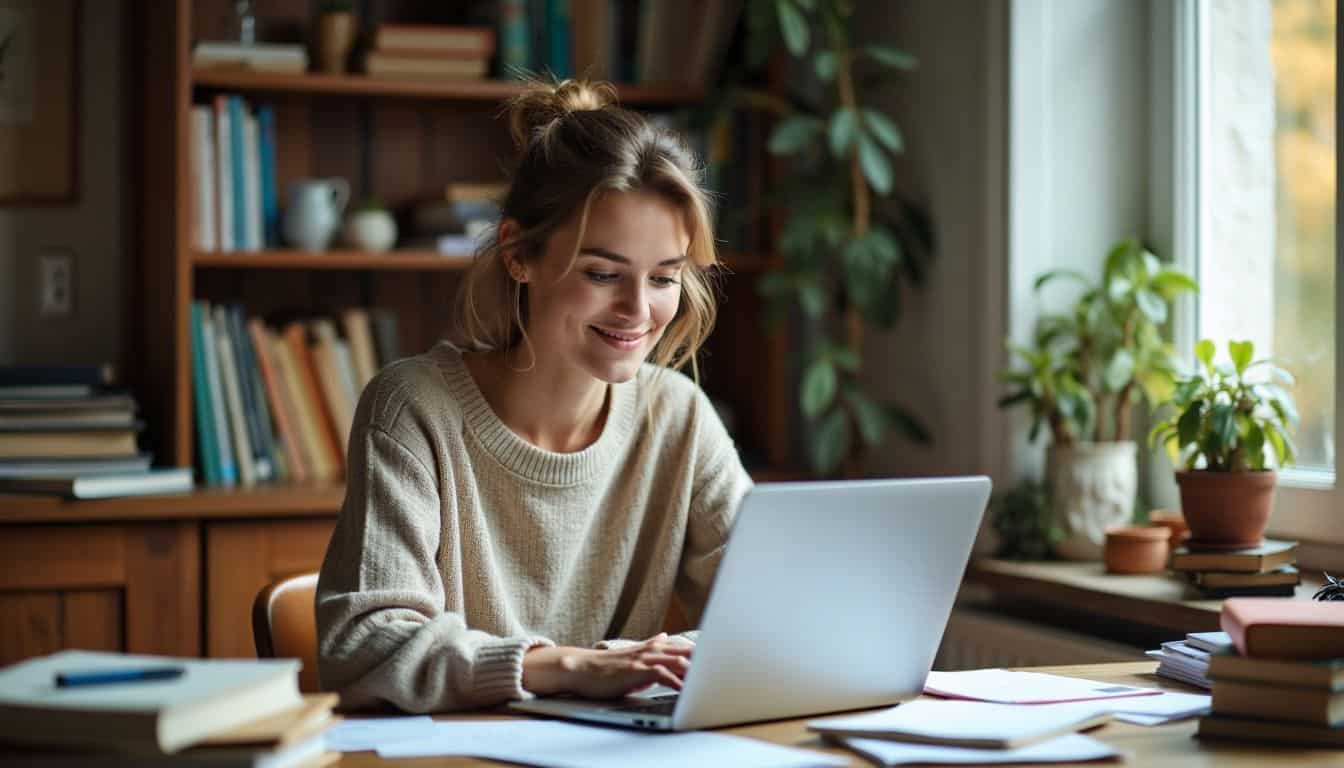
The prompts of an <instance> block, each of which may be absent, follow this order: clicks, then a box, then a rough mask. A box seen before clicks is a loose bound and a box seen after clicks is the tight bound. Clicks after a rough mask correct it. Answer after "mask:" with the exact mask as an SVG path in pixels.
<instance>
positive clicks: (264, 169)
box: [257, 106, 280, 248]
mask: <svg viewBox="0 0 1344 768" xmlns="http://www.w3.org/2000/svg"><path fill="white" fill-rule="evenodd" d="M257 124H258V129H259V131H260V134H261V137H260V138H261V219H262V229H263V230H264V238H263V245H264V246H265V247H268V248H274V247H277V246H279V245H280V202H279V196H278V194H277V192H276V175H275V174H276V171H275V169H276V164H275V149H276V141H275V109H273V108H272V107H270V106H264V107H260V108H258V109H257Z"/></svg>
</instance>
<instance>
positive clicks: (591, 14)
mask: <svg viewBox="0 0 1344 768" xmlns="http://www.w3.org/2000/svg"><path fill="white" fill-rule="evenodd" d="M616 5H617V4H616V3H612V2H609V1H608V0H570V7H569V10H570V33H571V40H570V43H571V48H570V53H571V57H572V58H573V62H574V73H575V74H576V75H578V76H579V77H583V78H587V79H594V80H609V79H611V78H612V77H613V76H614V71H613V69H612V66H611V59H612V53H613V50H612V48H613V46H612V38H613V37H614V36H615V34H616V28H615V13H616Z"/></svg>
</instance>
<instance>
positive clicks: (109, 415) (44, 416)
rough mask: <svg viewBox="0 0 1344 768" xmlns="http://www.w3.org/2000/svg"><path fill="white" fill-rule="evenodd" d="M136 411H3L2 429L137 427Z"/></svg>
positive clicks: (38, 430)
mask: <svg viewBox="0 0 1344 768" xmlns="http://www.w3.org/2000/svg"><path fill="white" fill-rule="evenodd" d="M135 421H136V419H135V411H133V410H130V409H126V408H113V409H107V410H93V409H75V410H60V411H54V410H53V411H27V412H22V411H13V412H8V413H7V412H4V411H0V432H23V431H27V430H32V431H34V432H51V431H60V430H71V429H99V428H105V427H133V426H135Z"/></svg>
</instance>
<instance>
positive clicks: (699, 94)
mask: <svg viewBox="0 0 1344 768" xmlns="http://www.w3.org/2000/svg"><path fill="white" fill-rule="evenodd" d="M192 84H193V85H196V86H199V87H202V88H217V89H223V90H234V91H249V92H250V91H257V92H269V93H297V94H332V95H338V96H380V97H392V98H406V99H446V100H457V101H484V102H499V101H503V100H505V99H508V98H511V97H513V96H517V95H518V94H520V93H522V91H523V83H522V82H521V81H518V80H483V79H434V80H431V79H423V78H421V79H413V78H395V77H375V76H370V75H362V74H349V75H326V74H320V73H309V72H304V73H297V74H291V73H283V72H281V73H275V72H257V71H253V70H247V69H235V68H218V69H208V68H207V69H199V68H198V69H196V70H194V71H193V72H192ZM704 95H705V94H704V89H703V88H700V87H696V86H693V85H689V84H679V83H669V84H666V85H634V84H631V85H619V86H617V97H618V98H619V99H620V101H621V103H623V104H628V105H631V106H643V107H657V106H669V107H670V106H686V105H690V104H696V103H698V102H699V101H700V100H701V99H703V98H704Z"/></svg>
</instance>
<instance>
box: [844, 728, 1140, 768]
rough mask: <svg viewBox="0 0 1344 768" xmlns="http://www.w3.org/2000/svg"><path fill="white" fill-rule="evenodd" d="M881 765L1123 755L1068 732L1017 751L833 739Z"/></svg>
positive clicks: (1051, 760) (1115, 757)
mask: <svg viewBox="0 0 1344 768" xmlns="http://www.w3.org/2000/svg"><path fill="white" fill-rule="evenodd" d="M835 741H836V742H837V743H839V744H843V745H845V746H847V747H849V748H850V749H852V750H854V751H855V752H858V753H859V754H861V755H863V756H864V757H866V758H868V759H869V760H872V761H874V762H876V763H879V764H881V765H905V764H907V763H920V764H924V765H968V764H973V765H988V764H991V763H1072V762H1083V761H1091V760H1118V759H1122V758H1123V757H1124V753H1123V752H1120V751H1119V750H1117V749H1116V748H1115V747H1112V746H1110V745H1109V744H1104V743H1102V742H1100V741H1097V740H1096V739H1093V738H1091V737H1088V736H1082V735H1079V734H1076V733H1071V734H1069V735H1067V736H1060V737H1059V738H1057V739H1051V740H1049V741H1044V742H1041V743H1040V744H1032V745H1031V746H1027V747H1019V748H1017V749H971V748H968V747H944V746H934V745H931V744H909V743H905V742H900V741H884V740H881V739H836V740H835Z"/></svg>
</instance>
